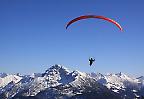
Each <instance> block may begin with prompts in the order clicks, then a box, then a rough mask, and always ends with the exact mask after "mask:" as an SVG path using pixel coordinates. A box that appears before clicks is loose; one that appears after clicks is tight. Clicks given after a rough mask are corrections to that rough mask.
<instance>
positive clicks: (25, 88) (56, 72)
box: [0, 64, 144, 99]
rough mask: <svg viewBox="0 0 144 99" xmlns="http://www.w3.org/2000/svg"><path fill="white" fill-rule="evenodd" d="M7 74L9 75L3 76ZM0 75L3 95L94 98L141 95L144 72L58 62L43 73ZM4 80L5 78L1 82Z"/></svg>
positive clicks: (38, 98)
mask: <svg viewBox="0 0 144 99" xmlns="http://www.w3.org/2000/svg"><path fill="white" fill-rule="evenodd" d="M6 77H10V79H8V80H4V79H5V78H6ZM0 79H1V83H0V85H1V86H0V98H1V97H2V99H18V98H20V99H22V98H23V97H25V98H26V97H27V98H29V99H30V98H34V99H57V98H60V99H86V98H88V97H91V99H95V98H94V97H93V96H95V97H97V98H98V99H104V98H106V97H107V99H108V98H109V99H123V98H125V99H129V98H130V99H132V98H135V97H137V98H140V97H142V96H144V77H143V76H141V77H137V78H132V77H129V76H127V75H125V74H124V73H121V72H120V73H117V74H108V75H103V74H101V73H84V72H80V71H78V70H74V71H71V70H69V69H67V68H65V67H64V66H61V65H57V64H56V65H53V66H51V67H50V68H48V69H47V70H45V72H43V73H33V74H32V75H20V74H19V75H10V74H8V75H7V74H5V76H2V77H0ZM4 81H7V82H5V84H3V82H4ZM2 85H3V86H2ZM103 94H104V95H103ZM112 97H115V98H112Z"/></svg>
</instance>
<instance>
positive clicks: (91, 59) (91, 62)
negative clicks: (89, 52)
mask: <svg viewBox="0 0 144 99" xmlns="http://www.w3.org/2000/svg"><path fill="white" fill-rule="evenodd" d="M94 61H95V59H93V58H92V57H91V58H90V59H89V65H90V66H91V65H92V64H93V62H94Z"/></svg>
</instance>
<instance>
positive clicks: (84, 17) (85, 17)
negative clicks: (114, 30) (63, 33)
mask: <svg viewBox="0 0 144 99" xmlns="http://www.w3.org/2000/svg"><path fill="white" fill-rule="evenodd" d="M88 18H97V19H102V20H106V21H108V22H111V23H113V24H115V25H116V26H117V27H118V28H119V29H120V30H121V31H122V30H123V29H122V27H121V26H120V24H119V23H117V22H116V21H114V20H112V19H110V18H107V17H104V16H97V15H83V16H79V17H77V18H75V19H73V20H71V21H70V22H68V24H67V25H66V29H67V28H68V27H69V26H70V25H71V24H73V23H75V22H76V21H79V20H83V19H88Z"/></svg>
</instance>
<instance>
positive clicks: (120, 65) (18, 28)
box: [0, 0, 144, 75]
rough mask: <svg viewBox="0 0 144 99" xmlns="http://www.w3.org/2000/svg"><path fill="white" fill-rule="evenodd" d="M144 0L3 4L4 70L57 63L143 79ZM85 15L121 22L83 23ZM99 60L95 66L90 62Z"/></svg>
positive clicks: (0, 45)
mask: <svg viewBox="0 0 144 99" xmlns="http://www.w3.org/2000/svg"><path fill="white" fill-rule="evenodd" d="M143 4H144V1H143V0H139V1H136V0H133V1H132V0H119V1H116V0H107V1H106V0H75V1H74V0H1V1H0V14H1V15H0V72H6V73H16V72H20V73H24V74H26V73H32V72H43V71H44V70H45V69H46V68H49V67H50V66H51V65H54V64H61V65H64V66H66V67H67V68H70V69H77V70H80V71H84V72H101V73H117V72H124V73H127V74H131V75H144V28H143V25H144V20H143V18H144V13H143V9H144V6H143ZM86 14H94V15H102V16H106V17H109V18H112V19H114V20H116V21H117V22H119V23H120V24H121V26H122V27H123V29H124V31H123V32H121V31H119V29H118V28H117V27H116V26H115V25H113V24H111V23H109V22H106V21H102V20H98V19H89V20H82V21H79V22H76V23H75V24H72V25H71V26H70V27H69V28H68V29H67V30H66V29H65V26H66V23H67V22H69V21H70V20H71V19H73V18H75V17H77V16H80V15H86ZM91 56H92V57H95V59H96V62H95V64H94V66H93V67H89V64H88V58H89V57H91Z"/></svg>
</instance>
